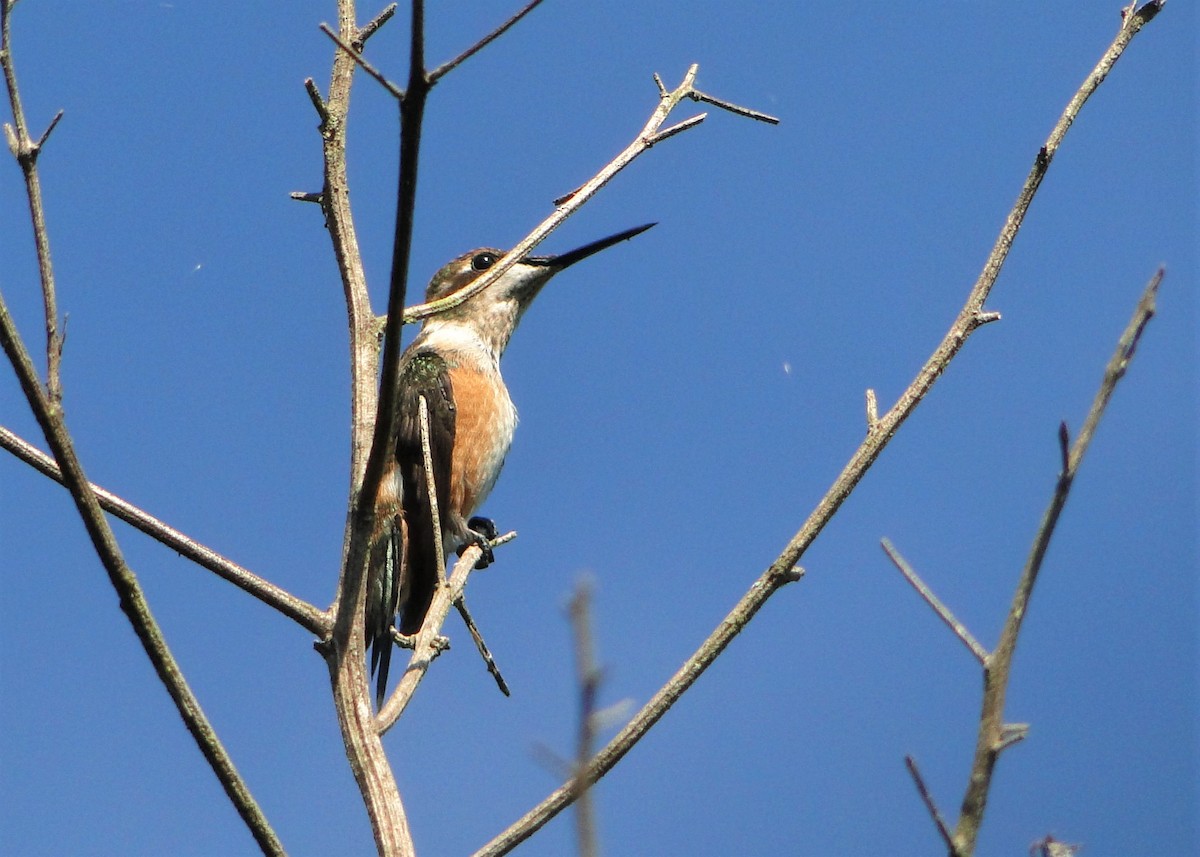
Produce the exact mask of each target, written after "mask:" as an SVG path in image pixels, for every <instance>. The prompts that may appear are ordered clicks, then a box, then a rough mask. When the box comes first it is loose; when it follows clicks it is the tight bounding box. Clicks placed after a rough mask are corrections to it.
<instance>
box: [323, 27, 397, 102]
mask: <svg viewBox="0 0 1200 857" xmlns="http://www.w3.org/2000/svg"><path fill="white" fill-rule="evenodd" d="M320 30H321V32H322V33H324V34H325V35H327V36H329V38H331V39H332V40H333V41H334V42H335V43H336V44H337V46H338V47H339V48H341V49H342V50H343V51H345V52H346V55H347V56H348V57H350V59H352V60H354V62H356V63H357V64H358V66H359V67H360V68H361V69H362V70H363V71H365V72H366V73H367V74H368V75H370V76H371V77H372V78H374V79H375V82H376V83H378V84H379V85H380V86H382V87H383V88H384V89H386V90H387V91H388V93H389V94H391V96H392V97H393V98H395V99H396V100H397V101H403V100H404V90H403V89H401V88H400V87H398V86H396V84H394V83H392V82H391V81H390V80H388V79H387V76H386V75H385V74H384V73H383V72H381V71H380V70H379V69H377V68H375V66H373V65H371V63H370V62H369V61H368V60H367V58H366V57H364V56H363V55H362V54H361V53H360V52H359V51H358V50H356V49H355V48H354V46H353V45H350V44H348V43H347V42H346V41H345V40H344V39H343V38H342V37H341V36H339V35H338V34H337V33H335V32H334V31H333V30H331V29H330V28H329V25H328V24H322V25H321V27H320Z"/></svg>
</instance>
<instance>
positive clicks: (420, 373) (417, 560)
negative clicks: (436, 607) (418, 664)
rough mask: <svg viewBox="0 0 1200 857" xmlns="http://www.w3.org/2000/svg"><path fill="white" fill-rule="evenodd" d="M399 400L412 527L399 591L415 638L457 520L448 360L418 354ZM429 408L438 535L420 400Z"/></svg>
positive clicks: (399, 449)
mask: <svg viewBox="0 0 1200 857" xmlns="http://www.w3.org/2000/svg"><path fill="white" fill-rule="evenodd" d="M400 390H401V393H400V398H399V401H398V402H397V405H396V406H397V408H398V410H399V419H398V420H397V427H396V462H397V464H398V465H399V467H400V476H401V482H402V485H403V507H404V520H405V522H406V524H407V528H408V550H407V554H406V557H405V560H406V561H405V574H404V578H405V579H404V580H402V581H401V587H400V592H399V609H400V614H401V619H400V632H401V633H403V634H415V633H416V632H417V631H419V630H420V629H421V624H422V623H423V622H424V621H425V613H426V612H427V611H428V610H429V602H430V600H432V598H433V591H434V588H435V587H436V585H437V579H438V574H439V572H440V571H441V569H439V568H438V562H437V545H438V544H439V543H440V542H441V541H442V532H444V531H445V529H446V527H447V525H448V524H449V522H450V520H451V516H452V513H453V510H452V509H451V508H450V475H451V474H450V468H451V465H452V454H453V452H454V433H455V422H456V413H455V409H454V389H453V386H452V385H451V382H450V370H449V366H448V365H447V363H446V361H445V360H444V359H443V358H442V357H441V356H439V355H438V354H436V353H434V352H432V351H425V352H420V351H418V352H417V353H416V354H414V355H413V356H412V358H411V359H410V360H408V361H407V365H406V366H405V367H404V369H403V371H402V375H401V380H400ZM422 397H424V399H425V402H426V404H427V406H428V410H429V447H430V452H431V460H432V461H433V475H434V480H433V481H434V485H435V486H436V490H437V505H438V515H439V518H440V520H441V527H440V528H439V530H437V531H435V529H434V524H433V510H432V508H431V507H430V503H429V481H428V478H427V477H426V474H425V455H424V452H423V451H422V449H421V419H420V399H421V398H422Z"/></svg>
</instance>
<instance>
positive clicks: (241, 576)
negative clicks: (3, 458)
mask: <svg viewBox="0 0 1200 857" xmlns="http://www.w3.org/2000/svg"><path fill="white" fill-rule="evenodd" d="M0 447H3V448H4V449H7V450H8V451H9V452H11V453H12V454H13V455H15V456H16V457H17V458H19V459H21V460H22V461H24V462H25V463H26V464H28V465H30V466H31V467H33V468H34V469H35V470H37V471H38V472H40V473H42V474H43V475H45V476H49V477H50V478H51V479H53V480H54V481H55V482H58V483H59V484H60V485H61V484H63V476H62V471H60V470H59V468H58V465H57V464H55V463H54V459H53V458H51V457H50V456H48V455H46V454H45V453H44V452H42V451H41V450H39V449H37V448H36V447H34V446H33V445H32V444H30V443H29V442H28V441H26V440H23V439H22V438H20V437H18V436H17V435H15V434H13V433H12V432H11V431H9V430H8V429H6V428H4V427H3V426H0ZM89 485H90V486H91V489H92V491H93V492H94V493H95V494H96V499H97V500H98V501H99V503H100V508H102V509H104V511H106V512H111V513H112V514H114V515H116V516H117V517H118V518H120V519H121V520H122V521H124V522H125V523H127V524H129V525H130V526H132V527H134V528H135V529H137V530H140V531H141V532H143V533H145V534H146V535H148V536H150V538H152V539H155V540H156V541H159V542H162V543H163V544H164V545H166V546H167V547H169V548H171V549H172V550H174V551H176V552H178V553H179V554H181V555H182V556H184V557H187V558H188V559H190V560H191V561H192V562H194V563H196V564H197V565H199V566H202V567H203V568H206V569H208V570H209V571H211V572H213V573H214V574H216V575H218V576H219V577H221V578H223V579H225V580H227V581H229V582H230V583H232V584H233V585H234V586H237V587H238V588H240V589H242V590H244V591H246V592H248V593H250V594H251V595H253V596H254V597H255V598H257V599H258V600H259V601H261V602H263V603H264V604H266V605H267V606H268V607H273V608H275V609H276V610H278V611H279V612H280V613H282V614H283V615H285V616H287V617H288V618H289V619H292V620H293V621H295V622H297V623H299V624H300V625H301V626H303V627H304V628H306V629H307V630H309V631H311V632H312V633H313V634H316V635H317V636H318V637H324V636H326V635H327V634H328V633H329V631H330V629H331V628H332V627H333V625H332V619H331V617H330V615H329V614H328V613H326V612H325V611H323V610H319V609H318V608H316V607H314V606H313V605H311V604H309V603H308V602H307V601H304V600H302V599H300V598H297V597H296V596H294V595H292V594H291V593H290V592H287V591H286V590H284V589H280V588H279V587H278V586H276V585H275V584H273V583H271V582H270V581H269V580H264V579H263V578H261V577H259V576H258V575H256V574H254V573H253V572H251V571H248V570H247V569H245V568H243V567H242V566H240V565H238V564H237V563H235V562H233V561H232V560H229V559H226V558H225V557H223V556H221V555H220V554H219V553H217V552H216V551H214V550H212V549H211V548H209V547H206V546H205V545H202V544H200V543H199V542H197V541H195V540H194V539H192V538H189V537H188V536H186V535H184V534H183V533H181V532H180V531H179V530H177V529H175V528H174V527H172V526H170V525H169V524H165V523H163V522H162V521H161V520H159V519H158V518H156V517H154V516H153V515H151V514H149V513H148V512H146V511H143V510H142V509H139V508H138V507H137V506H134V505H133V504H132V503H129V502H127V501H125V500H122V499H121V498H120V497H118V496H117V495H116V494H113V493H111V492H109V491H106V490H104V489H103V488H101V487H100V486H99V485H96V484H94V483H89Z"/></svg>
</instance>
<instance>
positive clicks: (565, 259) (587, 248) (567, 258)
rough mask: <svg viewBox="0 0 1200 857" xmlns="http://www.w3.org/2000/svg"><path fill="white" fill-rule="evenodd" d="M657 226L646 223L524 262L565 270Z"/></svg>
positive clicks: (531, 257) (528, 257) (530, 258)
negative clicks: (565, 251) (561, 252)
mask: <svg viewBox="0 0 1200 857" xmlns="http://www.w3.org/2000/svg"><path fill="white" fill-rule="evenodd" d="M657 225H658V224H657V223H646V224H644V225H642V226H635V227H633V228H632V229H626V230H625V231H624V232H618V233H617V234H616V235H609V236H608V237H607V238H601V239H600V240H599V241H593V242H592V243H591V244H584V245H583V246H582V247H577V248H575V249H574V250H571V251H570V252H567V253H563V254H562V255H559V256H526V257H525V258H524V259H523V260H522V261H523V262H525V263H526V264H527V265H545V266H546V267H549V268H554V269H556V270H559V271H561V270H562V269H563V268H568V267H570V266H571V265H574V264H575V263H576V262H578V261H580V260H581V259H586V258H587V257H588V256H591V255H592V254H593V253H599V252H600V251H601V250H603V249H605V248H607V247H611V246H612V245H614V244H616V243H618V242H620V241H624V240H625V239H627V238H632V237H633V236H635V235H641V234H642V233H643V232H645V231H646V230H647V229H649V228H650V227H651V226H657Z"/></svg>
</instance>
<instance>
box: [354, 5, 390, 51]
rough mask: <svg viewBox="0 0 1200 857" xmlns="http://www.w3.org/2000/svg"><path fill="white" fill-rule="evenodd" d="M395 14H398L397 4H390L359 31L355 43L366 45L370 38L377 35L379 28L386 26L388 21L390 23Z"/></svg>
mask: <svg viewBox="0 0 1200 857" xmlns="http://www.w3.org/2000/svg"><path fill="white" fill-rule="evenodd" d="M395 14H396V4H395V3H389V4H388V5H387V6H384V7H383V11H381V12H380V13H379V14H378V15H376V16H375V17H374V18H372V19H371V20H370V21H368V22H367V23H366V24H364V25H363V27H362V29H361V30H359V31H358V35H357V36H356V37H355V39H354V43H355V44H356V45H364V44H366V42H367V39H369V38H371V36H373V35H375V33H376V32H378V30H379V28H380V27H382V26H383V25H384V24H386V23H387V22H388V21H390V20H391V19H392V16H393V15H395Z"/></svg>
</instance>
